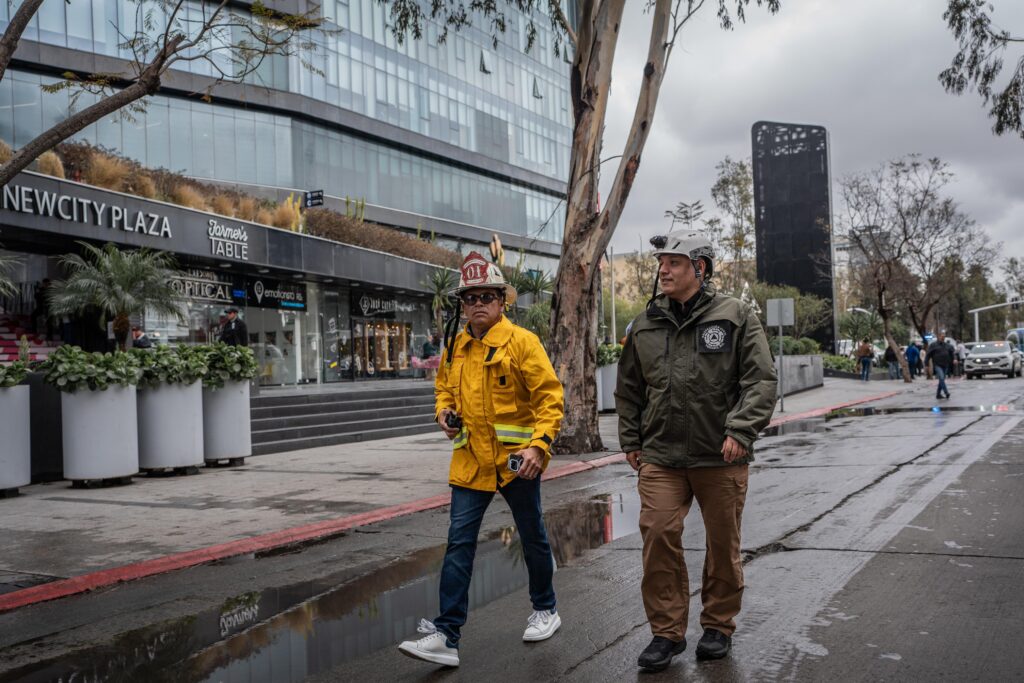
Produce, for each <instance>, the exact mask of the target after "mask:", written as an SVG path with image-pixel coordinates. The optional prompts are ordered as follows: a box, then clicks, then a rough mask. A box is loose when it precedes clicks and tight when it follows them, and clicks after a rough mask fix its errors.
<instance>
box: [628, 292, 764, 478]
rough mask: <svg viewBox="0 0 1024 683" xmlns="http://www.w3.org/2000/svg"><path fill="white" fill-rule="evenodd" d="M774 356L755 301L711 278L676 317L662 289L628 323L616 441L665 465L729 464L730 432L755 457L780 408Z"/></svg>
mask: <svg viewBox="0 0 1024 683" xmlns="http://www.w3.org/2000/svg"><path fill="white" fill-rule="evenodd" d="M775 400H776V375H775V364H774V362H773V360H772V354H771V350H770V349H769V348H768V339H767V337H766V336H765V333H764V329H763V328H762V327H761V322H760V321H759V320H758V319H757V316H756V315H755V314H754V312H753V311H752V310H751V308H750V306H749V305H747V304H745V303H743V302H742V301H740V300H739V299H734V298H732V297H730V296H725V295H722V294H718V293H717V292H716V291H715V289H714V287H713V286H712V285H710V284H709V285H707V287H706V288H705V290H704V292H703V293H702V294H701V295H700V298H699V299H698V300H697V303H696V304H695V305H694V307H693V311H692V312H691V314H690V317H689V318H687V319H686V320H685V321H684V322H683V324H682V325H680V324H678V323H677V321H676V318H675V316H674V315H673V314H672V312H671V310H670V309H669V303H668V299H667V298H666V297H665V296H664V295H659V296H658V297H657V298H656V299H655V300H654V301H653V302H652V303H651V304H650V305H649V306H648V308H647V310H646V311H645V312H643V313H641V314H640V315H639V316H637V318H636V319H635V320H634V321H633V322H632V323H631V326H630V328H629V332H628V333H627V335H626V344H625V347H624V348H623V350H622V358H621V359H620V360H619V374H618V383H617V385H616V388H615V407H616V410H617V411H618V414H619V445H620V447H621V448H622V450H623V451H624V452H626V453H629V452H631V451H642V452H643V459H644V462H650V463H654V464H657V465H663V466H666V467H710V466H716V465H725V464H727V463H726V462H725V460H724V459H723V457H722V444H723V442H724V441H725V437H726V436H731V437H733V438H734V439H736V440H737V441H738V442H740V443H741V444H742V445H743V446H744V447H746V449H747V452H748V455H747V456H746V457H745V458H743V459H741V460H736V461H735V462H736V463H747V462H750V461H751V460H753V459H754V458H753V455H754V449H753V446H754V441H755V439H757V435H758V433H759V432H760V431H761V430H762V429H764V428H765V427H766V426H767V425H768V421H769V420H771V417H772V412H773V411H774V410H775Z"/></svg>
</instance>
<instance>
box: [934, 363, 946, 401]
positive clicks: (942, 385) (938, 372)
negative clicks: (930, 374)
mask: <svg viewBox="0 0 1024 683" xmlns="http://www.w3.org/2000/svg"><path fill="white" fill-rule="evenodd" d="M935 377H936V379H938V380H939V387H938V388H937V389H936V390H935V395H936V396H941V395H942V394H945V395H946V396H949V389H947V388H946V368H941V367H939V366H938V365H936V366H935Z"/></svg>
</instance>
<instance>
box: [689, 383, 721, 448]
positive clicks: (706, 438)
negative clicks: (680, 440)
mask: <svg viewBox="0 0 1024 683" xmlns="http://www.w3.org/2000/svg"><path fill="white" fill-rule="evenodd" d="M692 395H693V397H694V398H693V408H692V410H691V411H690V424H688V425H687V432H688V434H689V439H688V441H689V446H690V448H689V449H688V450H689V451H690V453H692V454H693V455H709V454H716V453H721V451H722V443H723V442H724V441H725V419H726V417H727V416H728V415H729V404H728V401H727V397H726V392H725V391H724V390H718V389H709V390H706V391H704V392H701V393H699V394H692Z"/></svg>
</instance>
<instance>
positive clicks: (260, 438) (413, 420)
mask: <svg viewBox="0 0 1024 683" xmlns="http://www.w3.org/2000/svg"><path fill="white" fill-rule="evenodd" d="M418 425H427V426H434V420H433V416H432V415H427V416H424V415H412V416H409V417H393V418H386V419H382V420H357V421H355V422H339V423H336V424H329V425H325V424H321V425H312V426H308V427H283V428H279V429H264V430H260V431H256V430H255V429H254V430H253V432H252V441H253V443H254V444H255V443H265V442H267V441H284V440H289V439H306V438H310V437H317V436H329V435H331V434H351V433H359V432H369V431H373V430H377V429H388V428H390V427H413V426H418Z"/></svg>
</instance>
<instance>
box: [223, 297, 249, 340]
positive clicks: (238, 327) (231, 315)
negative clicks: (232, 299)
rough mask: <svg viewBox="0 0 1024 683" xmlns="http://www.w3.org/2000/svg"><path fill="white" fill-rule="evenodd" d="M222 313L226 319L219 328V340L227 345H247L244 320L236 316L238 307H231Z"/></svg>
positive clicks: (247, 336) (247, 331) (247, 337)
mask: <svg viewBox="0 0 1024 683" xmlns="http://www.w3.org/2000/svg"><path fill="white" fill-rule="evenodd" d="M224 313H225V315H227V320H225V321H224V325H223V326H222V327H221V328H220V341H222V342H224V343H225V344H227V345H228V346H248V345H249V330H248V329H247V328H246V326H245V321H244V320H242V319H241V318H239V317H238V309H237V308H234V307H231V308H229V309H227V310H226V311H224Z"/></svg>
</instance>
